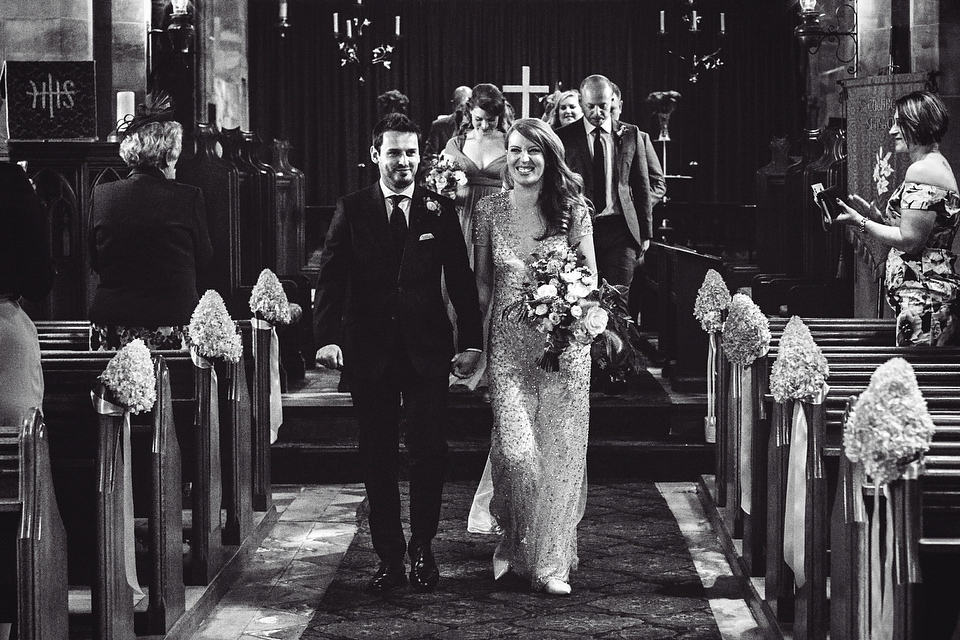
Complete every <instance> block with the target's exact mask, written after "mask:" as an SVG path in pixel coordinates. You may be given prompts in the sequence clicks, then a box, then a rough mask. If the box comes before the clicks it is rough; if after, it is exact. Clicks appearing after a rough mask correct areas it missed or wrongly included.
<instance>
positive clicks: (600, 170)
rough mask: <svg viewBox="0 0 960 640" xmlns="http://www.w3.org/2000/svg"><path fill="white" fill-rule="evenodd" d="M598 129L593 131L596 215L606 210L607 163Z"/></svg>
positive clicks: (594, 202) (594, 203)
mask: <svg viewBox="0 0 960 640" xmlns="http://www.w3.org/2000/svg"><path fill="white" fill-rule="evenodd" d="M600 132H601V129H600V127H597V128H596V129H594V130H593V206H594V207H595V208H596V215H600V214H601V213H603V210H604V209H606V208H607V163H606V161H605V159H604V157H603V140H601V139H600Z"/></svg>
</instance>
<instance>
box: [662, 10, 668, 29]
mask: <svg viewBox="0 0 960 640" xmlns="http://www.w3.org/2000/svg"><path fill="white" fill-rule="evenodd" d="M666 14H667V12H666V11H661V12H660V33H666V31H667V29H666V20H667V15H666Z"/></svg>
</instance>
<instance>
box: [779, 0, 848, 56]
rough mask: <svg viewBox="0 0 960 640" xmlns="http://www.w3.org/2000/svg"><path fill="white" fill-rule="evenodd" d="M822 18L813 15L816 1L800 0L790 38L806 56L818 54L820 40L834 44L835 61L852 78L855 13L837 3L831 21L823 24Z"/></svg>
mask: <svg viewBox="0 0 960 640" xmlns="http://www.w3.org/2000/svg"><path fill="white" fill-rule="evenodd" d="M824 17H825V16H823V15H822V14H821V13H820V12H819V11H817V0H800V24H799V25H798V26H797V28H796V29H794V30H793V35H794V36H796V38H797V41H798V42H800V45H801V46H802V47H803V48H804V49H806V50H807V52H808V53H809V54H810V55H814V54H816V53H817V52H818V51H820V47H821V46H822V45H823V42H824V40H828V41H832V42H835V43H836V44H837V50H836V56H837V60H838V61H839V62H842V63H843V64H846V65H849V66H847V73H848V74H850V75H854V74H856V72H857V53H858V42H857V10H856V9H855V8H854V7H853V6H852V5H851V4H849V3H847V2H841V3H840V4H839V5H838V6H837V9H836V11H834V12H833V17H832V18H830V19H828V20H827V21H826V23H824V21H823V20H822V19H821V18H824ZM844 43H848V45H849V46H848V47H844V46H843V45H844ZM845 49H846V50H847V51H846V53H845V52H844V50H845Z"/></svg>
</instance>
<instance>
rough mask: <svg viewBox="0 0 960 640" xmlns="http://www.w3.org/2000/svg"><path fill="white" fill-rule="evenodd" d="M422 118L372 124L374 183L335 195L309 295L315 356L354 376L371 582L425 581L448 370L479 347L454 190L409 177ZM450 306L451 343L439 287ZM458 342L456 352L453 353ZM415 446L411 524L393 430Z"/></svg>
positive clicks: (439, 486)
mask: <svg viewBox="0 0 960 640" xmlns="http://www.w3.org/2000/svg"><path fill="white" fill-rule="evenodd" d="M419 133H420V132H419V129H418V128H417V126H416V124H414V123H413V121H411V120H410V119H409V118H408V117H407V116H405V115H402V114H389V115H387V116H386V117H385V118H384V119H383V120H381V121H380V122H379V123H377V125H376V126H375V127H374V130H373V146H372V147H371V149H370V156H371V158H372V159H373V161H374V162H375V163H376V164H377V166H378V167H379V170H380V180H379V182H378V183H377V184H375V185H373V186H371V187H368V188H366V189H363V190H361V191H358V192H356V193H352V194H350V195H347V196H344V197H342V198H341V199H340V200H339V202H338V203H337V208H336V211H335V212H334V214H333V220H332V222H331V223H330V230H329V232H328V233H327V238H326V242H325V244H324V247H323V251H322V254H321V256H320V266H319V275H318V280H317V292H316V299H315V303H314V312H313V313H314V320H313V321H314V333H315V335H316V338H317V340H318V342H317V344H321V345H325V346H323V347H321V348H320V349H319V350H318V351H317V362H319V363H320V364H322V365H324V366H326V367H330V368H336V369H343V370H345V371H346V372H347V373H349V375H350V381H351V387H350V392H351V395H352V396H353V405H354V408H355V410H356V415H357V421H358V423H359V428H360V439H359V450H360V458H361V465H362V474H363V479H364V485H365V487H366V491H367V498H368V500H369V504H370V514H369V520H370V534H371V537H372V539H373V546H374V550H375V551H376V552H377V555H378V556H379V558H380V566H379V567H378V569H377V572H376V575H375V576H374V578H373V579H372V580H371V582H370V584H369V589H370V590H372V591H376V592H386V591H390V590H392V589H396V588H398V587H401V586H403V585H404V584H405V583H406V575H405V573H406V567H405V561H404V554H405V553H407V554H409V556H410V561H411V568H410V582H411V584H412V586H413V587H414V588H415V589H417V590H419V591H432V590H433V589H434V588H435V587H436V585H437V582H438V581H439V577H440V574H439V570H438V568H437V564H436V561H435V559H434V557H433V553H432V550H431V548H430V543H431V541H432V539H433V537H434V536H435V535H436V533H437V526H438V522H439V518H440V503H441V500H442V493H443V481H444V475H445V473H446V465H447V440H446V433H445V428H446V409H447V395H448V394H447V390H448V375H449V373H450V371H451V369H452V371H453V373H454V375H457V376H459V377H468V376H469V375H471V374H472V373H473V371H474V369H476V367H477V364H478V362H479V359H480V353H481V346H482V344H481V343H482V328H481V326H482V325H481V313H480V303H479V301H478V299H477V287H476V282H475V280H474V276H473V272H472V271H471V270H470V265H469V261H468V259H467V250H466V246H465V244H464V240H463V235H462V233H461V231H460V223H459V220H458V218H457V212H456V209H455V206H454V203H453V201H452V200H449V199H447V198H444V197H443V196H440V195H438V194H436V193H433V192H432V191H428V190H426V189H423V188H421V187H418V186H415V185H414V177H415V176H416V173H417V165H418V164H419V162H420V141H419ZM441 273H443V275H444V277H445V280H446V287H447V293H448V295H449V298H450V300H451V302H452V303H453V305H454V308H455V309H456V312H457V335H458V337H459V342H460V344H459V347H458V352H456V351H457V350H455V346H454V338H453V331H452V327H451V326H450V321H449V320H448V318H447V311H446V307H445V304H444V301H443V296H442V295H441ZM455 352H456V355H455ZM401 428H402V430H403V433H404V443H405V445H406V448H407V451H408V452H409V454H410V529H411V537H410V542H409V545H408V544H407V542H406V540H405V537H404V533H403V528H402V526H401V521H400V491H399V488H398V478H397V476H398V471H399V453H398V447H399V432H400V430H401Z"/></svg>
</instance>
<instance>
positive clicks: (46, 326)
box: [34, 320, 282, 544]
mask: <svg viewBox="0 0 960 640" xmlns="http://www.w3.org/2000/svg"><path fill="white" fill-rule="evenodd" d="M34 324H35V325H36V326H37V333H38V335H39V336H40V344H41V349H48V348H49V349H56V350H71V351H86V350H87V349H89V345H88V333H89V323H87V322H86V321H73V320H71V321H55V320H39V321H36V322H35V323H34ZM236 324H237V327H238V329H239V331H240V335H241V338H242V342H243V347H244V348H243V358H244V362H245V369H244V370H245V371H246V387H247V389H246V390H247V394H246V396H247V398H248V399H249V401H250V405H251V406H250V410H249V419H247V420H246V423H249V427H250V429H251V432H250V433H249V435H247V434H242V435H241V436H239V439H238V440H236V442H237V443H240V442H241V441H243V442H247V443H249V447H248V448H247V449H246V452H247V453H244V455H247V456H248V457H250V458H251V461H250V473H245V472H243V468H242V467H243V466H244V465H240V466H238V467H232V468H233V469H235V470H236V471H238V472H240V473H241V475H242V478H237V479H236V480H235V481H236V482H244V481H246V478H247V477H248V476H249V484H250V489H249V491H248V490H247V489H246V488H242V489H240V490H239V491H236V492H234V491H233V489H232V487H233V486H234V485H233V484H226V485H224V488H225V490H226V491H227V492H228V496H233V495H241V494H242V495H247V494H248V493H249V494H250V495H251V499H252V505H253V509H254V510H256V511H267V510H269V508H270V507H271V506H272V503H273V502H272V501H273V497H272V496H273V491H272V486H271V482H270V465H271V462H270V417H269V416H270V396H269V394H270V369H269V367H268V366H267V365H268V363H267V362H266V360H264V361H262V362H260V363H255V362H254V358H253V339H254V335H255V333H256V334H257V335H259V334H260V333H264V334H265V335H260V336H259V339H260V340H261V341H263V344H262V345H261V346H260V348H261V350H265V352H267V353H269V344H270V342H269V332H268V331H267V332H261V331H257V332H254V331H253V329H252V327H251V324H250V321H249V320H239V321H237V322H236ZM44 345H50V346H49V347H45V346H44ZM281 347H282V345H281ZM237 380H239V379H237ZM232 388H233V387H223V388H222V391H223V392H224V393H226V392H227V391H228V390H229V389H232ZM251 389H252V395H251V392H250V390H251ZM189 393H190V394H192V387H191V390H190V391H189ZM177 397H178V394H177V393H174V398H175V399H176V398H177ZM190 397H192V395H191V396H190ZM179 413H180V411H178V414H179ZM246 414H247V412H246V410H244V412H243V413H242V414H236V417H237V419H240V418H241V417H242V416H245V415H246ZM228 417H229V416H227V415H225V416H224V420H226V419H227V418H228ZM181 422H183V420H182V419H181ZM246 423H245V424H246ZM187 424H189V421H188V422H187ZM231 424H232V423H225V425H226V428H230V426H231ZM244 428H246V427H244ZM231 442H234V440H233V439H225V446H227V445H228V444H229V443H231ZM183 444H184V445H186V444H187V441H186V440H184V441H183ZM237 446H242V445H240V444H238V445H237ZM184 453H185V455H186V456H187V457H188V458H189V452H186V451H185V452H184ZM240 454H241V451H240V450H239V449H235V450H234V452H233V453H232V454H230V455H229V456H227V452H226V451H225V453H224V455H225V459H226V458H227V457H230V458H232V459H234V460H238V459H239V457H238V456H239V455H240ZM244 464H245V463H244ZM227 480H228V482H231V483H232V482H234V480H232V479H230V478H227ZM242 504H246V503H242ZM241 506H242V505H241V503H237V504H233V505H231V504H228V505H225V508H226V509H227V511H228V516H227V523H228V527H227V528H226V529H225V532H227V533H226V534H227V540H226V542H227V543H228V544H238V543H237V542H236V536H235V535H234V533H233V531H234V527H233V525H232V524H231V523H233V522H236V521H238V520H237V519H238V518H240V519H242V518H243V517H245V516H243V515H242V514H239V513H237V512H236V511H233V509H239V508H240V507H241Z"/></svg>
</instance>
